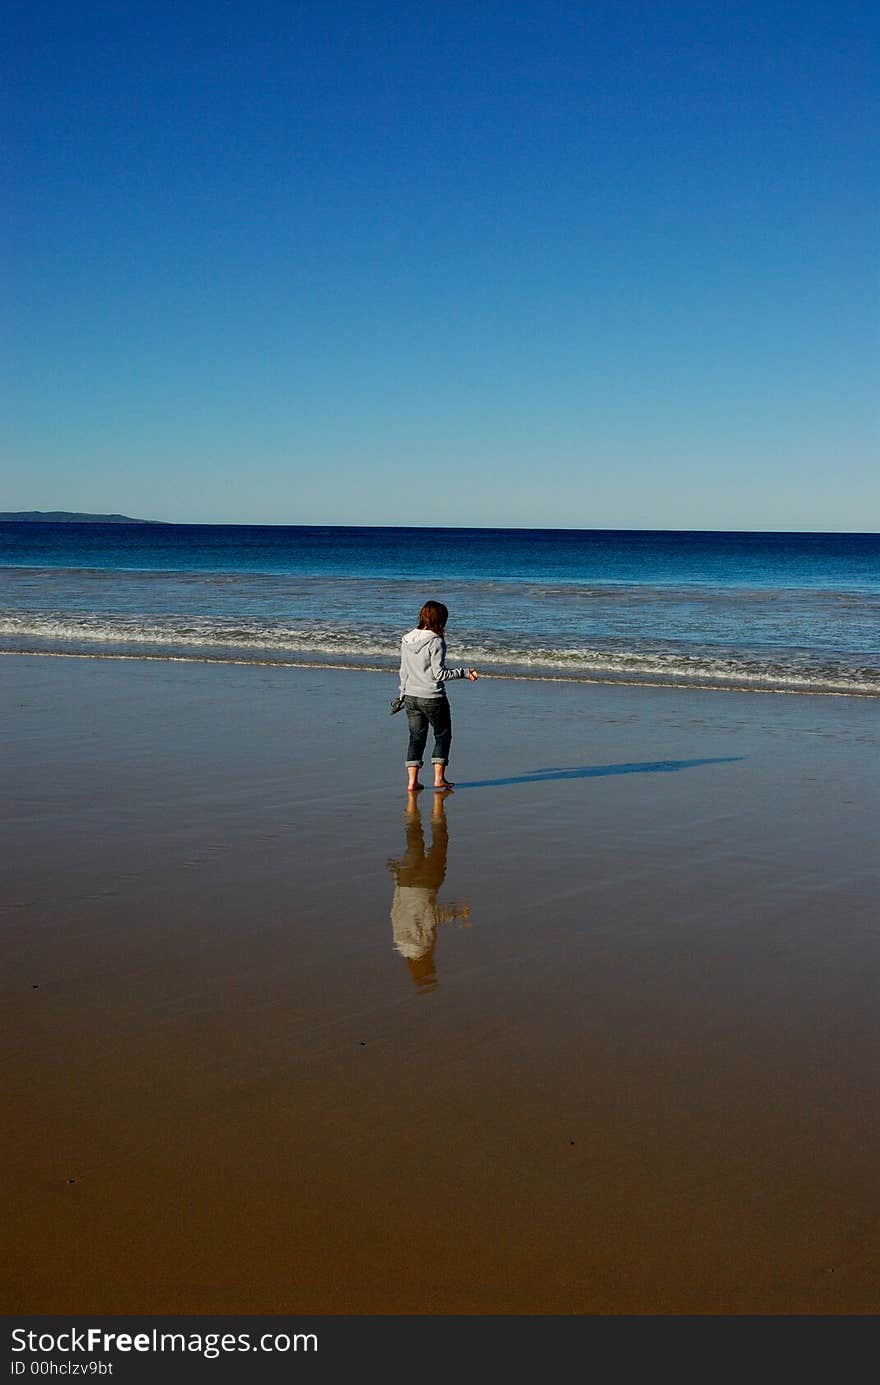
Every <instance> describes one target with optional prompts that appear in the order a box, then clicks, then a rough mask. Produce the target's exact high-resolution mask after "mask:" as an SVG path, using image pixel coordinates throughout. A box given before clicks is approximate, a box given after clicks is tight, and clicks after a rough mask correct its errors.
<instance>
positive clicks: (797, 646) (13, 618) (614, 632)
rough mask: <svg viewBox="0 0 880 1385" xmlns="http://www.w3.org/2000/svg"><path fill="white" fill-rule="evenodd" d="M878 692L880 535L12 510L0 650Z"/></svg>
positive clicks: (2, 547)
mask: <svg viewBox="0 0 880 1385" xmlns="http://www.w3.org/2000/svg"><path fill="white" fill-rule="evenodd" d="M429 598H432V599H435V600H439V601H443V602H445V603H446V605H447V606H448V607H449V610H450V620H449V626H448V629H447V644H448V648H449V658H450V661H451V662H462V663H464V662H466V663H468V664H473V665H476V666H477V667H478V668H479V669H481V670H482V671H483V672H484V673H486V674H495V675H498V676H500V677H518V678H523V677H527V678H564V679H576V680H581V681H584V682H623V683H648V684H663V685H672V686H688V687H693V686H698V687H703V688H718V689H729V688H739V689H751V690H760V691H764V692H777V693H783V692H809V693H836V694H844V695H853V696H855V695H860V696H874V697H876V696H880V535H878V534H770V533H705V532H694V533H690V532H679V531H676V532H661V531H620V530H558V529H553V530H549V529H533V530H528V529H445V530H444V529H404V528H387V529H386V528H331V527H326V528H322V527H312V526H309V527H287V526H280V525H279V526H257V525H186V524H179V525H141V524H119V523H113V524H104V523H82V524H79V523H77V524H70V523H68V524H51V523H27V522H6V523H0V652H7V653H10V652H25V651H26V652H35V653H47V654H57V655H90V656H94V657H111V656H113V657H120V656H130V657H131V656H135V657H140V658H146V657H148V658H153V659H196V660H204V661H219V662H241V661H247V662H254V663H279V664H290V665H295V664H309V665H313V666H314V665H324V666H327V667H337V668H358V667H364V666H366V667H371V668H381V669H385V668H387V669H393V668H396V665H397V658H398V647H399V642H400V636H401V634H402V633H403V632H404V631H405V630H407V629H410V628H411V627H412V626H413V624H414V623H415V618H416V614H417V612H418V609H419V607H420V606H421V604H422V602H423V601H425V600H427V599H429Z"/></svg>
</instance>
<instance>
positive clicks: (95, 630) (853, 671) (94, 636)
mask: <svg viewBox="0 0 880 1385" xmlns="http://www.w3.org/2000/svg"><path fill="white" fill-rule="evenodd" d="M518 638H519V641H520V643H517V637H516V636H511V637H510V638H509V639H508V640H506V641H505V639H503V638H500V639H498V640H496V641H493V642H492V643H491V644H489V643H487V642H473V643H471V644H469V645H468V646H467V650H466V652H465V651H462V652H461V653H460V654H458V653H457V651H456V650H455V648H451V649H450V662H452V663H456V662H459V661H464V660H465V659H467V661H468V662H469V663H475V664H478V665H481V666H483V667H484V668H487V669H488V670H495V671H496V672H497V673H498V674H499V675H504V674H507V675H509V676H527V677H536V678H543V677H562V678H566V679H575V680H578V679H582V680H587V681H591V680H594V681H603V682H606V681H610V682H630V683H646V682H650V683H659V684H662V685H667V686H679V685H680V686H691V687H694V686H712V687H726V688H739V689H746V690H748V689H764V690H767V691H792V692H838V693H850V694H861V695H866V696H880V669H878V668H874V667H871V666H865V665H864V664H860V665H859V666H858V667H856V666H854V665H852V664H850V665H847V664H844V663H839V662H834V661H831V662H829V661H828V660H823V661H822V662H820V661H818V659H817V658H816V656H815V655H814V656H812V658H810V657H808V656H805V655H804V654H803V652H801V653H799V654H798V653H797V652H795V653H793V654H792V655H791V656H790V658H789V660H788V662H786V661H785V660H782V659H780V658H778V657H777V658H774V659H770V658H767V657H760V656H759V655H757V654H756V653H754V652H735V651H730V652H725V654H724V655H723V656H719V655H718V654H713V653H710V652H708V651H707V652H701V653H700V654H696V655H694V654H689V653H686V652H684V651H682V650H664V651H658V650H650V649H626V648H623V649H619V648H617V649H612V650H609V649H601V648H597V647H593V646H588V645H574V644H572V645H569V646H558V645H536V646H533V647H523V645H522V643H521V642H522V640H523V639H524V638H525V637H524V636H522V635H521V636H519V637H518ZM0 640H3V641H4V643H6V644H7V652H23V649H22V646H23V645H24V644H28V645H32V644H33V642H38V652H39V647H42V650H41V652H51V651H50V650H49V651H47V649H46V646H50V647H53V646H54V648H55V649H56V650H57V651H58V652H67V653H76V652H78V651H85V652H95V653H97V652H98V647H99V646H103V651H102V652H107V653H122V652H124V651H125V650H130V649H132V648H133V647H134V648H136V649H140V650H141V651H142V652H143V653H146V652H147V651H150V650H163V651H167V654H166V655H165V657H168V658H177V657H192V656H194V657H209V658H210V659H211V660H212V661H221V662H227V661H229V662H245V663H246V662H259V661H263V662H273V663H279V662H284V661H285V659H287V660H290V661H292V662H295V663H299V664H302V663H303V662H304V661H306V660H309V661H318V662H319V663H320V664H321V665H322V666H327V667H331V666H332V667H338V666H359V667H363V666H364V663H365V662H366V661H369V660H381V661H382V664H381V666H383V667H388V668H392V667H394V666H395V665H396V661H397V657H398V640H397V636H396V635H394V636H391V635H388V636H386V637H381V636H380V637H378V638H376V637H371V636H368V635H358V636H356V637H354V638H353V636H352V631H351V628H350V627H345V628H338V627H332V626H328V625H327V624H326V623H318V622H315V623H313V624H312V625H310V626H293V625H283V624H277V623H273V622H268V621H264V622H259V621H254V622H252V623H249V624H245V623H242V622H241V621H236V622H228V621H222V620H218V619H216V618H215V619H210V618H207V617H203V618H192V617H176V618H175V617H170V616H169V617H167V618H164V619H157V618H153V619H150V620H149V621H148V622H145V621H144V619H143V617H140V616H122V615H118V616H116V615H114V616H112V617H110V616H107V615H101V616H98V615H90V614H89V615H87V614H83V615H79V616H77V615H72V614H70V613H66V614H64V615H61V614H59V613H54V614H51V615H41V614H36V613H34V612H29V613H26V614H23V615H18V616H16V615H10V614H7V615H5V616H3V617H0ZM10 642H11V643H12V645H13V647H12V648H11V649H9V648H8V646H9V643H10ZM194 651H199V654H198V655H194Z"/></svg>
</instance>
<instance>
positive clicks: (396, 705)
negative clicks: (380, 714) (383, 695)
mask: <svg viewBox="0 0 880 1385" xmlns="http://www.w3.org/2000/svg"><path fill="white" fill-rule="evenodd" d="M402 706H403V698H402V697H395V699H394V701H393V702H392V704H391V707H390V709H389V710H390V712H391V715H392V716H394V713H395V712H399V711H400V709H401V707H402Z"/></svg>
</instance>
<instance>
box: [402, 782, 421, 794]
mask: <svg viewBox="0 0 880 1385" xmlns="http://www.w3.org/2000/svg"><path fill="white" fill-rule="evenodd" d="M424 787H425V786H424V784H407V786H406V791H407V793H416V792H417V790H418V789H423V788H424Z"/></svg>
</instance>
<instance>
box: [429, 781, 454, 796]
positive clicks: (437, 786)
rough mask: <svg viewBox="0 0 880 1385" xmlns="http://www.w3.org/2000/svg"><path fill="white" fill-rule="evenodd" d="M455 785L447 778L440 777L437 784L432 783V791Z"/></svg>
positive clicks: (450, 787) (437, 791)
mask: <svg viewBox="0 0 880 1385" xmlns="http://www.w3.org/2000/svg"><path fill="white" fill-rule="evenodd" d="M454 788H455V785H454V784H453V783H452V781H451V780H449V779H441V780H440V783H439V784H435V785H434V792H435V793H439V791H440V790H441V789H454Z"/></svg>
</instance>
